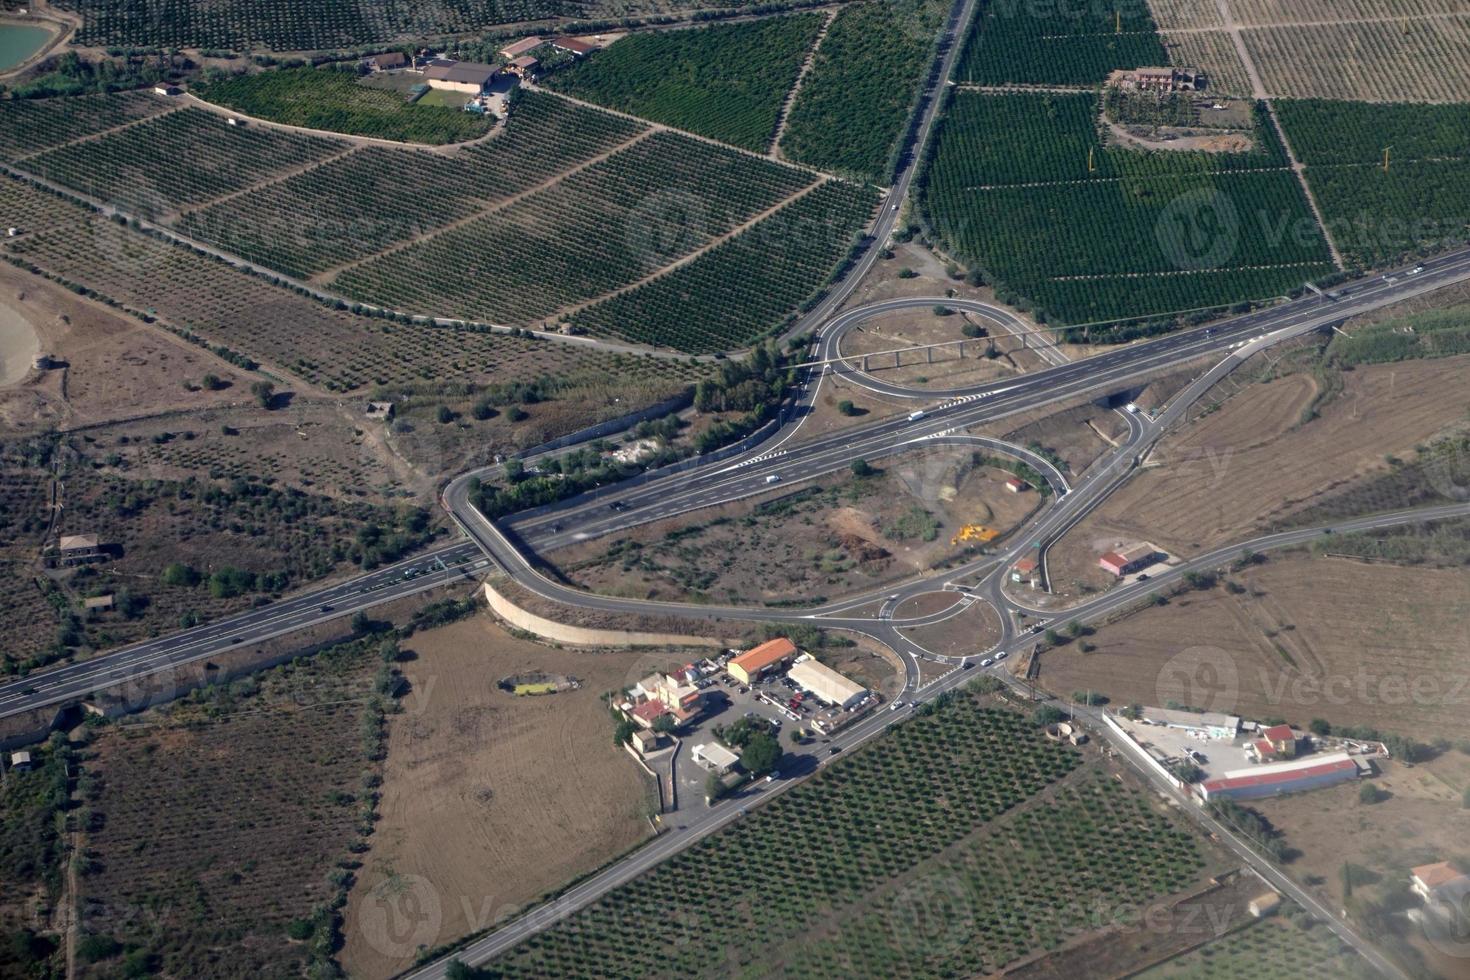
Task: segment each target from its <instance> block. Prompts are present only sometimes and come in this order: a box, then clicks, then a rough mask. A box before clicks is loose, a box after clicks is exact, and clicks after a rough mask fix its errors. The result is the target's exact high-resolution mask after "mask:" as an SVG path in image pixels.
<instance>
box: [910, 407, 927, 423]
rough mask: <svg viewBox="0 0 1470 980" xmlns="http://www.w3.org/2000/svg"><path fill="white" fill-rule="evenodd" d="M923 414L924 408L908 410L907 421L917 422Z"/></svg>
mask: <svg viewBox="0 0 1470 980" xmlns="http://www.w3.org/2000/svg"><path fill="white" fill-rule="evenodd" d="M925 414H926V413H925V412H924V410H923V409H922V408H921V409H919V410H918V411H915V412H910V413H909V421H910V422H917V421H919V419H921V418H923V417H924V415H925Z"/></svg>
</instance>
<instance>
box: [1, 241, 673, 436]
mask: <svg viewBox="0 0 1470 980" xmlns="http://www.w3.org/2000/svg"><path fill="white" fill-rule="evenodd" d="M87 231H88V232H89V233H87V234H81V235H78V234H74V233H68V234H60V233H57V234H51V235H35V236H28V237H26V238H22V239H18V240H17V244H16V245H15V246H14V252H13V254H14V255H15V257H16V258H17V260H19V261H20V262H22V263H24V264H25V265H27V266H32V267H35V268H38V269H40V270H42V271H43V272H44V273H46V274H48V275H50V276H54V277H56V278H58V279H60V280H63V281H66V282H81V283H85V284H86V285H87V286H88V287H89V288H91V289H94V290H96V291H97V293H99V294H101V295H102V296H104V297H107V298H108V299H109V300H110V301H112V302H113V303H115V304H117V305H121V306H123V307H125V308H127V309H130V310H134V311H138V312H140V313H141V312H143V311H150V312H148V314H147V315H148V316H150V317H153V318H157V319H160V320H162V321H164V322H165V323H166V324H168V325H169V326H170V327H172V328H173V329H175V330H177V331H179V332H181V333H183V334H186V335H187V336H189V337H191V338H197V339H198V340H199V341H201V342H203V343H205V345H206V346H209V347H211V348H214V349H215V350H216V351H217V352H219V353H221V355H222V356H226V357H227V358H228V359H230V360H232V361H234V362H235V363H244V364H249V363H253V362H252V361H251V359H252V358H259V359H261V360H262V361H263V362H265V363H266V364H269V365H271V366H272V367H274V368H277V369H279V370H282V371H285V372H288V373H289V374H291V375H294V376H295V377H297V378H300V379H301V380H302V381H304V382H306V383H308V384H311V385H319V386H320V387H322V388H324V389H326V390H328V391H335V392H347V391H355V390H367V389H371V388H373V387H374V386H394V385H403V386H409V387H412V386H414V385H418V384H423V383H428V382H431V381H432V382H434V383H435V384H436V385H437V387H438V390H439V391H440V392H441V395H440V397H444V394H443V393H444V392H446V391H447V389H446V387H445V385H446V383H454V382H458V383H461V384H465V385H473V384H488V383H491V382H498V381H511V380H521V381H526V380H533V379H536V378H540V377H545V376H551V377H553V378H555V377H564V376H567V375H576V374H578V373H579V372H581V371H583V370H584V369H585V370H599V371H615V372H616V373H617V376H618V377H619V379H620V381H619V383H620V384H621V385H623V386H624V387H625V388H626V387H627V386H628V385H629V384H630V383H634V384H638V385H640V386H641V385H642V384H643V383H646V384H647V386H648V387H649V388H653V389H659V390H662V391H663V392H664V393H665V394H664V395H663V396H662V397H667V395H668V394H672V392H673V390H677V388H678V387H681V386H683V385H684V384H687V383H688V381H689V380H690V373H689V369H688V367H687V366H685V365H680V364H676V363H675V362H673V361H670V360H663V359H655V358H637V359H633V358H621V357H616V356H613V355H604V354H600V353H597V352H591V351H585V350H582V349H579V348H575V347H571V346H569V345H566V344H560V343H555V342H551V341H544V340H535V339H532V338H529V337H511V336H506V335H504V334H494V333H488V332H481V331H476V330H469V329H454V328H449V327H430V326H423V325H413V324H405V323H399V322H394V321H389V320H381V319H372V318H368V317H363V316H354V315H353V314H351V313H349V312H347V311H340V310H332V309H329V308H327V307H326V306H323V305H321V304H319V303H317V302H315V301H313V300H311V299H308V298H306V297H304V296H300V295H298V294H296V293H293V292H290V291H288V290H285V289H280V288H278V287H276V286H273V285H271V284H269V283H267V282H266V281H264V280H262V279H258V278H255V277H253V276H250V275H247V274H245V273H242V272H239V271H238V270H236V269H233V268H231V267H230V266H228V265H225V264H224V263H222V262H219V261H216V260H213V259H210V258H206V257H204V256H201V255H199V254H197V253H195V252H193V251H192V250H189V249H185V248H180V247H177V246H173V245H169V244H166V243H164V242H160V241H158V240H157V239H154V238H151V237H148V236H146V235H141V234H137V233H135V232H132V231H129V230H128V229H126V228H122V227H119V226H117V225H114V224H112V223H111V222H105V221H100V220H99V221H96V222H94V223H92V224H91V225H89V226H87ZM639 390H642V388H641V387H640V389H639ZM624 394H627V392H626V391H624ZM472 395H473V392H471V391H466V394H465V396H464V397H467V398H468V397H471V396H472ZM658 400H659V397H658V396H655V397H650V399H649V403H652V402H654V401H658ZM627 404H628V403H627V401H626V400H625V401H624V402H623V406H624V407H621V408H619V409H617V410H615V411H614V412H613V413H612V414H614V415H616V414H622V413H623V412H625V411H627V410H628V409H627V407H626V406H627ZM584 407H585V408H588V409H592V410H595V411H602V410H604V409H605V407H606V406H603V405H602V404H601V403H599V404H597V405H595V406H594V405H587V406H584ZM592 421H597V419H594V420H592ZM582 424H590V422H584V423H582ZM578 427H580V426H579V425H573V426H572V427H571V428H573V429H575V428H578Z"/></svg>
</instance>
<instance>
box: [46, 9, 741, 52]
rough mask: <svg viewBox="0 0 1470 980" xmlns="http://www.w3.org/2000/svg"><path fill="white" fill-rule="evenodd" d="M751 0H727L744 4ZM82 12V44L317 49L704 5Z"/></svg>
mask: <svg viewBox="0 0 1470 980" xmlns="http://www.w3.org/2000/svg"><path fill="white" fill-rule="evenodd" d="M748 3H749V0H726V2H724V3H721V4H719V5H718V6H723V7H735V8H739V7H744V6H747V5H748ZM58 6H60V7H63V8H65V9H67V10H74V11H76V12H77V13H79V14H81V15H82V19H83V27H82V30H81V33H80V36H79V41H80V43H82V44H89V45H97V46H107V45H120V46H125V47H144V48H195V47H198V48H233V49H237V50H272V51H312V50H320V49H324V48H350V47H353V46H355V45H360V44H370V43H373V42H382V41H395V40H399V39H405V38H424V37H434V36H442V35H446V34H461V33H468V32H473V31H482V30H484V29H486V28H489V27H494V26H496V25H499V24H516V23H520V22H523V21H536V20H545V19H555V18H570V19H573V20H601V19H604V18H608V17H621V16H629V15H633V16H636V15H638V14H658V13H663V12H666V11H675V10H682V9H688V8H698V7H703V6H705V4H704V3H698V2H694V0H444V2H441V3H435V4H429V5H413V6H404V5H402V4H399V3H395V2H392V0H350V2H349V0H324V2H314V3H307V2H303V0H257V2H253V3H248V4H219V3H214V2H211V0H176V2H174V3H170V4H169V5H168V7H167V8H165V9H160V8H159V7H158V6H157V4H156V3H153V2H152V0H63V2H62V3H59V4H58Z"/></svg>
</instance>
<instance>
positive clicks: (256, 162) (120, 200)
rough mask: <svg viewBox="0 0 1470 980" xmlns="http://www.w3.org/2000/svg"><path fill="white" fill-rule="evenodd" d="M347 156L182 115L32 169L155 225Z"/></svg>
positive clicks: (206, 116) (320, 144) (305, 141)
mask: <svg viewBox="0 0 1470 980" xmlns="http://www.w3.org/2000/svg"><path fill="white" fill-rule="evenodd" d="M346 149H348V144H346V143H343V142H341V141H338V140H332V139H322V138H319V137H315V136H304V135H301V134H299V133H288V132H284V131H282V130H272V129H267V128H264V127H261V126H246V127H239V126H230V125H228V124H227V123H226V121H225V119H224V118H223V117H221V116H217V115H215V114H214V113H212V112H208V111H206V110H203V109H181V110H179V111H177V112H169V113H165V114H163V115H159V116H157V117H156V118H152V119H147V120H144V121H143V122H140V123H138V124H137V125H134V126H129V127H127V128H126V129H122V130H119V131H117V132H114V133H107V134H104V135H101V136H98V137H97V138H96V139H91V140H86V141H83V142H80V143H72V144H70V145H68V146H63V147H59V148H57V149H55V150H49V151H47V152H45V153H41V154H38V155H36V156H32V157H28V158H27V159H26V160H25V162H24V169H25V170H27V171H28V172H30V173H33V174H36V175H37V176H40V177H44V178H46V179H47V180H52V181H55V182H56V183H58V184H62V185H64V186H66V187H69V188H72V189H73V190H75V191H77V192H78V193H81V194H85V195H88V196H90V197H93V198H96V199H98V200H101V201H104V202H107V203H110V204H114V205H116V206H119V207H121V208H123V209H124V210H126V211H128V212H130V213H133V214H137V215H139V216H142V217H146V218H150V219H153V218H160V217H164V216H166V215H168V214H170V213H171V212H173V211H176V210H177V209H179V208H182V207H187V206H189V205H197V204H202V203H204V202H205V201H208V200H210V199H212V198H216V197H222V196H224V195H226V194H230V193H232V192H235V191H240V190H244V189H245V188H247V187H249V186H250V185H252V184H257V183H260V182H261V181H264V180H268V179H270V178H271V177H272V176H273V175H283V174H285V173H287V172H289V171H292V170H295V169H299V168H302V167H306V166H309V165H311V164H313V163H320V162H321V161H322V160H324V159H326V158H327V157H330V156H333V155H334V154H338V153H341V152H343V151H344V150H346ZM182 161H187V164H183V163H181V162H182Z"/></svg>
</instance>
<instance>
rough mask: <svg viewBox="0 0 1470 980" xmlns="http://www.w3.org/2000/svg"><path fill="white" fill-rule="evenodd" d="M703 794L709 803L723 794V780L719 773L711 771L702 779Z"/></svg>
mask: <svg viewBox="0 0 1470 980" xmlns="http://www.w3.org/2000/svg"><path fill="white" fill-rule="evenodd" d="M704 795H705V798H706V799H707V800H709V801H710V802H711V803H713V802H715V801H716V800H718V799H720V798H721V797H723V796H724V795H725V781H724V780H723V779H721V778H720V774H719V773H715V772H712V773H710V774H709V776H707V777H706V778H705V780H704Z"/></svg>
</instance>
